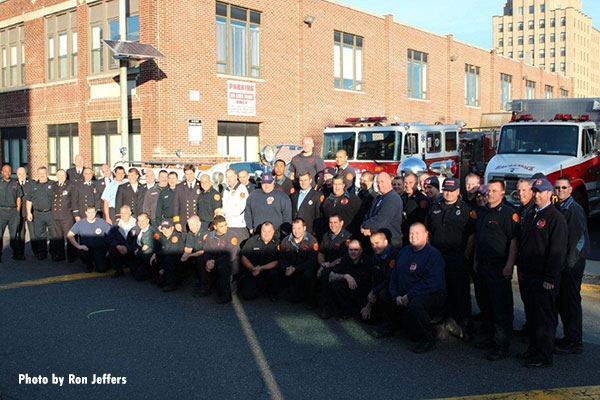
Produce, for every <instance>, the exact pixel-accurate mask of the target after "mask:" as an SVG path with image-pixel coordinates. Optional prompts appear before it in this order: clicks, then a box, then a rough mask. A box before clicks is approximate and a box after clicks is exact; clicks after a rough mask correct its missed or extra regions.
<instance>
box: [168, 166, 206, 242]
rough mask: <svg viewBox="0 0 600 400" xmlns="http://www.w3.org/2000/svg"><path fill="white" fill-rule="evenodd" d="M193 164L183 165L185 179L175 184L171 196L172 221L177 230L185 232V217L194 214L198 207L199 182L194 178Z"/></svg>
mask: <svg viewBox="0 0 600 400" xmlns="http://www.w3.org/2000/svg"><path fill="white" fill-rule="evenodd" d="M195 171H196V169H195V168H194V166H193V165H191V164H187V165H186V166H185V167H183V173H184V175H185V180H184V181H183V182H181V183H180V184H178V185H177V188H176V189H175V197H174V198H173V222H174V223H175V229H176V230H177V231H178V232H184V233H185V232H186V229H187V228H186V223H187V219H188V218H189V217H191V216H192V215H195V214H196V210H197V209H198V196H199V195H200V191H201V188H200V182H198V180H197V179H196V178H195Z"/></svg>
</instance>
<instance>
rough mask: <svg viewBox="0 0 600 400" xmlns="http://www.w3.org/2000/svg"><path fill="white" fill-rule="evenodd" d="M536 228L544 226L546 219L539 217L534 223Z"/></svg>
mask: <svg viewBox="0 0 600 400" xmlns="http://www.w3.org/2000/svg"><path fill="white" fill-rule="evenodd" d="M535 225H536V226H537V227H538V228H543V227H545V226H546V220H545V219H543V218H542V219H540V220H539V221H538V222H537V223H536V224H535Z"/></svg>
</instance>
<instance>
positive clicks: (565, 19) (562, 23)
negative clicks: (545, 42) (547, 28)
mask: <svg viewBox="0 0 600 400" xmlns="http://www.w3.org/2000/svg"><path fill="white" fill-rule="evenodd" d="M560 26H567V18H565V17H560Z"/></svg>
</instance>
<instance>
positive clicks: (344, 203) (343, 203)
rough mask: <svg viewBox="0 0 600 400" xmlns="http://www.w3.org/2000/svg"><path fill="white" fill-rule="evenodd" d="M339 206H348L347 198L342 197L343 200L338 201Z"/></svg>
mask: <svg viewBox="0 0 600 400" xmlns="http://www.w3.org/2000/svg"><path fill="white" fill-rule="evenodd" d="M340 204H341V205H343V206H345V205H346V204H348V198H347V197H344V198H343V199H342V200H341V201H340Z"/></svg>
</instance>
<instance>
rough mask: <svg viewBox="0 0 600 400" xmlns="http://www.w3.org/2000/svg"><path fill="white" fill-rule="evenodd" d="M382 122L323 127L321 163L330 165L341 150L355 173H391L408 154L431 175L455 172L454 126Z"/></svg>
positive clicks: (353, 121)
mask: <svg viewBox="0 0 600 400" xmlns="http://www.w3.org/2000/svg"><path fill="white" fill-rule="evenodd" d="M386 122H387V119H386V117H370V118H348V119H346V124H345V125H337V126H335V127H328V128H325V132H324V137H323V146H322V149H323V159H324V160H325V164H327V165H328V166H334V165H335V153H336V152H337V151H338V150H340V149H344V150H346V152H347V153H348V162H349V164H350V165H351V166H352V167H353V168H354V170H355V172H356V175H357V176H360V174H361V173H362V172H364V171H371V172H373V173H375V174H377V173H379V172H383V171H385V172H388V173H390V174H394V175H395V174H396V173H397V170H398V166H399V165H400V164H401V163H402V162H403V161H404V160H406V159H407V158H409V157H419V158H421V159H422V160H423V161H424V162H425V164H426V165H427V166H428V170H429V171H428V172H430V173H432V174H437V175H439V174H440V173H444V175H445V176H448V175H456V173H457V172H458V161H459V157H458V140H459V139H458V133H459V131H460V127H459V126H458V125H441V124H434V125H427V124H424V123H418V122H413V123H401V122H394V123H391V124H387V125H386ZM357 183H358V179H357Z"/></svg>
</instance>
